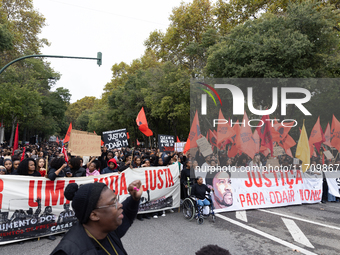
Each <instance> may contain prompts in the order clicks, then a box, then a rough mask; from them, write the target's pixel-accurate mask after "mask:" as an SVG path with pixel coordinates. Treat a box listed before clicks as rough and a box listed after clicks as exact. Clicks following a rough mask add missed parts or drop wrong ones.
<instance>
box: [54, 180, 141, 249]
mask: <svg viewBox="0 0 340 255" xmlns="http://www.w3.org/2000/svg"><path fill="white" fill-rule="evenodd" d="M128 191H129V193H130V194H131V196H129V197H128V198H127V199H126V200H125V201H124V202H123V203H122V204H121V203H120V202H119V200H118V196H117V195H116V194H115V193H114V191H112V190H110V189H109V188H108V187H107V186H106V185H105V184H104V183H99V182H95V183H88V184H85V185H82V186H78V184H76V183H70V184H69V185H68V186H67V187H66V189H65V192H64V194H65V197H66V198H67V199H68V200H72V208H73V211H74V212H75V216H76V217H77V219H78V222H77V224H76V225H74V226H73V227H72V228H71V229H70V230H69V231H68V232H67V234H66V235H65V236H64V238H63V239H62V240H61V242H60V243H59V244H58V246H57V247H56V248H55V249H54V250H53V251H52V253H51V254H53V255H54V254H58V255H59V254H73V255H76V254H79V255H80V254H91V255H92V254H115V255H122V254H127V253H126V251H125V249H124V247H123V244H122V242H121V240H120V238H121V237H123V236H124V235H125V233H126V232H127V231H128V229H129V228H130V226H131V225H132V223H133V220H134V219H135V218H136V215H137V212H138V205H139V200H140V198H141V196H142V193H143V188H142V183H141V181H140V180H136V181H133V182H132V183H130V185H129V187H128Z"/></svg>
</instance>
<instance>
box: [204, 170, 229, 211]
mask: <svg viewBox="0 0 340 255" xmlns="http://www.w3.org/2000/svg"><path fill="white" fill-rule="evenodd" d="M205 181H206V184H207V186H208V187H209V188H213V189H214V190H215V192H214V193H213V195H212V197H211V198H212V200H213V203H214V208H215V209H221V208H226V207H230V206H232V205H233V190H232V186H231V173H230V172H228V171H214V172H209V173H208V174H207V176H206V179H205Z"/></svg>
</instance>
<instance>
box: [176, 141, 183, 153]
mask: <svg viewBox="0 0 340 255" xmlns="http://www.w3.org/2000/svg"><path fill="white" fill-rule="evenodd" d="M184 146H185V142H180V143H175V151H177V152H183V150H184Z"/></svg>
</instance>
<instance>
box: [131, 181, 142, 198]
mask: <svg viewBox="0 0 340 255" xmlns="http://www.w3.org/2000/svg"><path fill="white" fill-rule="evenodd" d="M128 191H129V193H130V194H131V196H132V198H133V199H134V200H135V201H138V200H139V199H140V198H141V196H142V194H143V186H142V182H141V181H140V180H136V181H133V182H131V183H130V184H129V187H128Z"/></svg>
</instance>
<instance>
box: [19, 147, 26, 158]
mask: <svg viewBox="0 0 340 255" xmlns="http://www.w3.org/2000/svg"><path fill="white" fill-rule="evenodd" d="M25 153H26V147H25V146H24V149H23V150H22V155H21V159H20V162H21V161H23V160H24V159H25Z"/></svg>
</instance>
